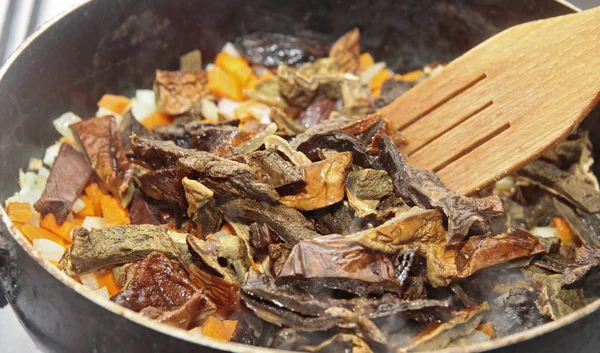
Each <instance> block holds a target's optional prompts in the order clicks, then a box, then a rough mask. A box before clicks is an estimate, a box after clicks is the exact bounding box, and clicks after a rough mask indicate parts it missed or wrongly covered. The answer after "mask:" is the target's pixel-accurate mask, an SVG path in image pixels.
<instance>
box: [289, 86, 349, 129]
mask: <svg viewBox="0 0 600 353" xmlns="http://www.w3.org/2000/svg"><path fill="white" fill-rule="evenodd" d="M342 95H343V91H342ZM334 109H335V100H333V99H331V98H329V97H327V96H324V95H318V96H316V97H315V99H313V101H312V102H311V103H310V104H309V105H308V107H306V109H305V110H303V111H302V112H301V113H300V116H299V117H298V119H297V121H298V123H299V124H300V125H302V126H304V127H305V128H308V127H311V126H316V125H318V124H319V123H320V122H321V121H323V120H326V119H328V118H329V115H330V114H331V112H332V111H334Z"/></svg>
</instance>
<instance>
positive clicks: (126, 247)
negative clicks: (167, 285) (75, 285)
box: [59, 224, 179, 275]
mask: <svg viewBox="0 0 600 353" xmlns="http://www.w3.org/2000/svg"><path fill="white" fill-rule="evenodd" d="M152 252H159V253H162V254H165V255H166V256H168V257H169V258H171V259H178V258H179V252H178V251H177V248H176V247H175V244H174V243H173V240H172V239H171V238H170V237H169V235H168V234H167V231H166V229H165V228H163V227H160V226H153V225H149V224H144V225H123V226H114V227H109V228H97V229H92V230H91V231H88V230H87V229H85V228H83V227H78V228H75V230H74V231H73V245H72V246H71V248H69V250H68V251H67V252H65V256H63V259H61V261H60V263H59V265H60V267H61V268H62V269H63V270H65V271H66V272H67V273H75V274H78V275H79V274H82V273H86V272H89V271H93V270H97V269H100V268H102V267H105V266H109V265H116V264H123V263H128V262H133V261H137V260H141V259H143V258H145V257H146V256H148V255H149V254H150V253H152ZM69 265H70V266H69Z"/></svg>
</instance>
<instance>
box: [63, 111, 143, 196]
mask: <svg viewBox="0 0 600 353" xmlns="http://www.w3.org/2000/svg"><path fill="white" fill-rule="evenodd" d="M70 128H71V130H73V133H74V135H75V136H76V138H77V141H78V143H79V145H80V146H81V147H82V148H83V151H84V152H85V154H86V156H87V158H88V160H89V162H90V164H91V165H92V168H93V169H94V171H95V172H96V175H98V178H99V179H100V184H101V186H102V187H103V188H104V189H106V190H108V191H110V192H111V193H112V194H113V195H114V196H115V197H116V198H117V200H119V202H121V204H122V205H123V206H126V205H127V204H129V201H131V198H132V197H133V191H134V188H133V183H132V178H133V170H132V168H131V164H130V163H129V160H128V159H127V157H126V156H125V150H124V149H123V142H122V140H121V134H120V132H119V129H118V128H117V121H116V119H115V118H114V117H113V116H103V117H100V118H92V119H87V120H83V121H80V122H78V123H75V124H71V125H70Z"/></svg>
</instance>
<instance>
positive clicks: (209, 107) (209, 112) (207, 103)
mask: <svg viewBox="0 0 600 353" xmlns="http://www.w3.org/2000/svg"><path fill="white" fill-rule="evenodd" d="M200 103H201V109H202V116H203V117H204V118H205V119H206V120H209V121H213V122H217V121H219V108H217V105H216V104H215V102H213V101H211V100H210V99H203V100H201V101H200Z"/></svg>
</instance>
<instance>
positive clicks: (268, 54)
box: [235, 32, 327, 67]
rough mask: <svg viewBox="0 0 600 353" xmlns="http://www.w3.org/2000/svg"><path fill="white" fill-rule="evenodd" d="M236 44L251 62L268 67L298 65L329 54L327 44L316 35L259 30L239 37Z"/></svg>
mask: <svg viewBox="0 0 600 353" xmlns="http://www.w3.org/2000/svg"><path fill="white" fill-rule="evenodd" d="M235 46H236V48H238V50H240V51H241V52H242V53H243V55H244V56H245V57H246V59H248V60H249V61H250V62H252V63H255V64H260V65H264V66H267V67H277V66H280V65H297V64H301V63H305V62H311V61H314V60H316V59H318V58H320V57H324V56H327V46H326V45H324V44H323V42H322V41H321V40H319V39H318V38H316V37H314V36H303V35H300V36H297V35H291V34H281V33H263V32H257V33H251V34H245V35H242V36H239V37H237V38H236V40H235Z"/></svg>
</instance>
